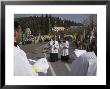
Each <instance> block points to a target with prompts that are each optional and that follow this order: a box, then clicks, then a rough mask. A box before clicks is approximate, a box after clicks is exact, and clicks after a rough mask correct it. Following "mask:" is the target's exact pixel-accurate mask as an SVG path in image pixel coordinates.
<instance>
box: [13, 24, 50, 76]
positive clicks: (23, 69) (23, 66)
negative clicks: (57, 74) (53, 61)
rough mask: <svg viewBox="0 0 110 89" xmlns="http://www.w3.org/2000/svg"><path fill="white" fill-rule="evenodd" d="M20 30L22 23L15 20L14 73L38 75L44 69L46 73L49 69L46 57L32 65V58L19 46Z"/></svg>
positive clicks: (18, 74) (17, 74)
mask: <svg viewBox="0 0 110 89" xmlns="http://www.w3.org/2000/svg"><path fill="white" fill-rule="evenodd" d="M20 32H21V27H20V24H19V23H18V22H14V75H15V76H38V72H43V71H44V72H45V73H46V70H48V68H49V65H48V63H47V62H46V59H39V60H38V61H36V62H35V64H33V65H31V64H30V63H29V61H30V60H29V59H27V56H26V53H25V52H24V51H23V50H22V49H20V47H19V46H18V44H19V42H20V36H21V35H20ZM38 64H40V65H38ZM42 64H43V65H42ZM44 66H45V68H44ZM41 69H42V71H41ZM44 69H45V70H44Z"/></svg>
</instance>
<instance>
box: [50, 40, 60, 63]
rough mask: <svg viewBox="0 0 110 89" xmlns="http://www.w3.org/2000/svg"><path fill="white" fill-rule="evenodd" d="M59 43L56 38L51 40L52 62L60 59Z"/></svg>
mask: <svg viewBox="0 0 110 89" xmlns="http://www.w3.org/2000/svg"><path fill="white" fill-rule="evenodd" d="M58 50H59V43H58V41H57V40H56V38H53V40H51V41H50V60H49V61H50V62H55V61H58Z"/></svg>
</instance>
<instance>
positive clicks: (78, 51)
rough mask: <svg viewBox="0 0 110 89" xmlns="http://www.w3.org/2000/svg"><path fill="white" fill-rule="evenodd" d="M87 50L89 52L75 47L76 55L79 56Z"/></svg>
mask: <svg viewBox="0 0 110 89" xmlns="http://www.w3.org/2000/svg"><path fill="white" fill-rule="evenodd" d="M86 52H87V51H86V50H78V49H75V51H74V53H75V55H76V57H79V56H81V55H82V54H83V53H86Z"/></svg>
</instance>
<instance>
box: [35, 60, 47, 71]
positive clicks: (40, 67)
mask: <svg viewBox="0 0 110 89" xmlns="http://www.w3.org/2000/svg"><path fill="white" fill-rule="evenodd" d="M34 66H35V67H36V68H37V72H43V73H47V70H48V68H49V64H48V62H47V59H46V58H41V59H39V60H38V61H36V63H35V64H34Z"/></svg>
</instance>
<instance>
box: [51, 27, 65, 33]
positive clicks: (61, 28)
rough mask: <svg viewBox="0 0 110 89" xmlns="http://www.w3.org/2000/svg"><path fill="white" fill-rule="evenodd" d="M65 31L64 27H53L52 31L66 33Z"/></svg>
mask: <svg viewBox="0 0 110 89" xmlns="http://www.w3.org/2000/svg"><path fill="white" fill-rule="evenodd" d="M64 30H65V28H64V27H53V28H52V31H56V32H58V31H64Z"/></svg>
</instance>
